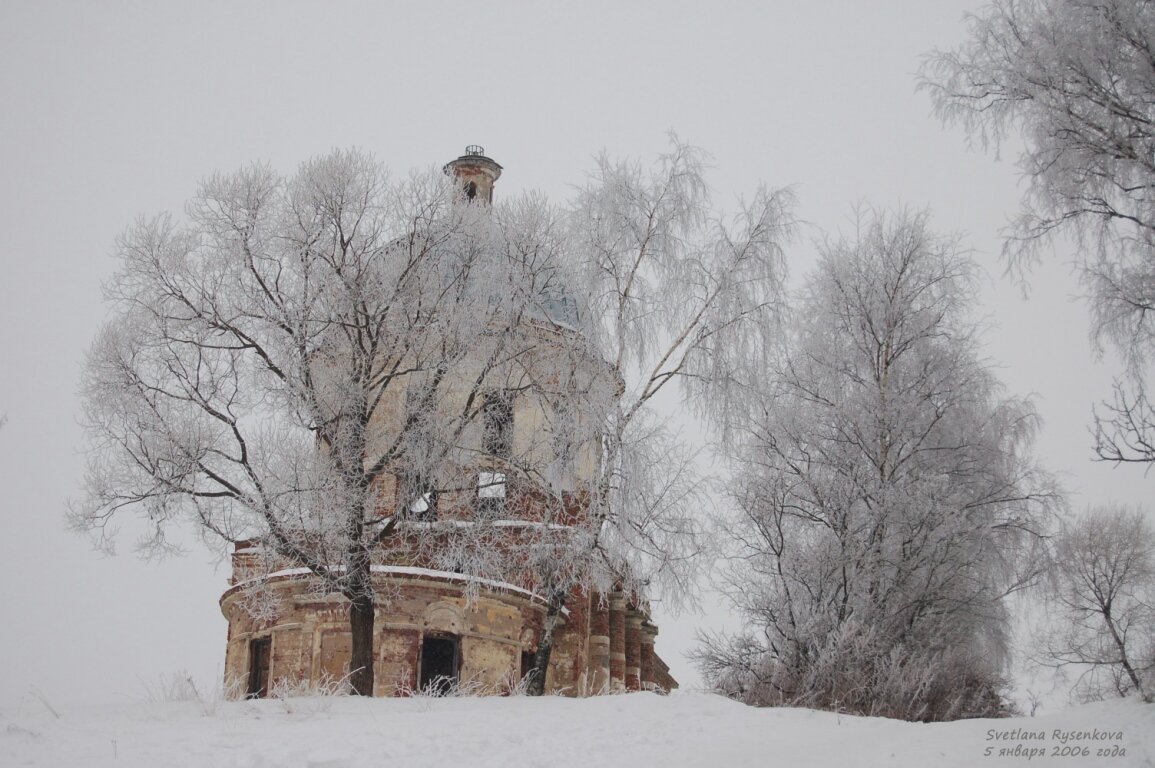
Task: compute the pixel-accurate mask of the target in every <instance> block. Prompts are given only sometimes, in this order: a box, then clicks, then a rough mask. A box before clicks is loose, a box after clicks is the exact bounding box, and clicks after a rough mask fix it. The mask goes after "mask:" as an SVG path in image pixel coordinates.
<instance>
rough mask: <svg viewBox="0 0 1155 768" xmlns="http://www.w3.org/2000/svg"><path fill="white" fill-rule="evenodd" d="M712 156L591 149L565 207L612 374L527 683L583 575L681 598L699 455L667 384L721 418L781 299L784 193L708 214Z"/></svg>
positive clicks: (538, 680) (696, 519)
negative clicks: (643, 156)
mask: <svg viewBox="0 0 1155 768" xmlns="http://www.w3.org/2000/svg"><path fill="white" fill-rule="evenodd" d="M705 160H706V158H705V155H704V153H703V152H702V151H701V150H699V149H697V148H694V147H692V146H689V145H686V144H684V143H682V142H680V141H678V140H677V139H673V141H672V146H671V149H670V151H669V152H668V153H666V154H664V155H662V156H660V157H659V158H658V159H657V161H656V162H655V163H654V164H653V165H652V166H650V167H648V168H647V167H645V166H643V165H642V164H641V163H639V162H637V161H630V160H625V161H623V160H613V159H611V158H610V157H608V156H606V155H602V156H601V157H599V158H598V161H597V167H596V169H595V171H594V172H593V173H592V175H591V177H590V179H589V181H588V183H587V184H586V185H585V187H584V188H583V189H582V190H581V191H580V192H579V194H578V195H577V197H576V199H575V200H574V201H573V202H572V203H571V205H570V209H569V221H570V226H569V230H568V238H569V247H570V248H571V249H572V253H573V259H574V261H575V263H577V264H578V265H580V269H579V275H580V285H579V286H578V295H579V303H580V305H581V307H582V314H581V322H580V328H581V331H582V333H581V335H580V338H582V339H585V340H588V342H589V343H590V344H591V345H592V346H593V348H595V349H596V350H598V354H599V355H600V356H601V358H602V359H604V360H605V361H606V362H607V363H608V364H609V366H610V369H611V370H612V371H614V374H615V376H616V377H617V379H618V382H617V386H618V390H619V391H618V392H617V396H616V397H614V398H613V399H611V400H610V401H608V406H609V407H607V408H605V409H604V410H602V411H601V412H600V415H599V420H600V427H599V428H600V429H601V432H600V434H599V435H598V439H599V441H600V445H601V451H600V462H599V472H598V475H597V476H596V477H595V478H593V480H592V481H591V482H590V483H589V484H588V485H587V486H586V487H585V488H583V489H582V496H583V497H584V498H585V499H587V500H588V514H587V515H586V516H585V518H584V519H583V522H582V524H581V525H580V526H578V528H579V530H577V531H576V532H575V535H574V536H573V537H572V538H571V539H570V541H569V545H570V548H569V550H568V551H567V552H566V553H565V554H564V556H563V557H555V558H550V559H548V560H547V561H545V562H546V563H547V564H548V568H547V569H545V571H544V572H543V574H542V580H543V583H545V584H548V587H547V592H548V598H549V603H548V614H547V619H546V631H545V633H544V636H543V641H542V642H541V643H540V644H539V646H538V653H537V655H536V658H535V672H534V679H533V680H532V687H531V689H530V690H531V692H540V691H541V686H542V685H543V684H544V671H545V669H546V665H547V664H548V661H549V655H550V653H551V649H552V633H553V629H554V628H555V627H556V626H557V622H558V617H560V616H561V615H562V612H563V609H564V608H565V603H566V600H567V599H568V598H569V596H570V595H571V594H572V590H573V587H574V586H576V585H577V584H579V583H581V584H586V585H591V586H593V587H595V588H596V589H597V590H600V591H608V590H609V589H610V588H613V587H615V586H617V587H618V588H620V589H622V590H623V591H625V592H626V593H627V594H631V595H634V596H642V595H647V594H650V593H652V592H653V591H655V590H659V591H662V592H663V594H665V595H666V596H667V597H668V598H669V599H671V600H677V599H679V596H680V595H684V594H685V593H686V592H688V591H689V590H690V589H691V586H690V581H691V578H692V573H693V571H694V568H695V566H696V555H697V554H698V552H699V551H700V548H701V546H702V544H701V535H702V524H703V522H704V517H705V515H704V509H705V508H706V499H705V498H704V497H703V494H702V486H701V482H700V478H699V475H698V473H697V471H696V469H695V464H694V460H693V459H694V455H693V453H694V452H693V450H692V449H691V448H690V447H689V446H688V445H686V444H685V442H684V441H683V440H682V439H681V437H680V436H679V435H678V433H677V431H676V429H674V428H671V426H670V425H669V424H667V423H665V421H663V419H662V418H661V417H659V416H658V414H657V411H656V409H655V405H656V403H657V401H658V399H659V395H660V394H661V393H663V392H673V391H674V390H677V395H680V396H681V397H683V398H684V402H686V403H687V405H688V407H689V408H690V409H692V410H694V411H696V412H697V413H699V414H701V415H702V416H703V417H704V418H706V419H707V420H708V423H710V424H714V425H720V424H721V423H723V420H722V418H721V416H722V413H723V411H724V410H725V407H726V404H727V403H728V402H729V401H728V398H727V393H728V392H729V391H730V384H731V382H732V381H733V380H734V379H735V378H736V375H737V374H736V371H738V370H739V369H740V368H742V367H743V366H746V365H749V364H750V361H751V360H757V359H762V358H763V357H764V356H765V353H766V349H767V348H768V345H769V338H770V337H772V335H773V332H774V328H775V327H776V326H775V323H776V317H777V313H778V311H779V310H780V308H781V295H780V294H781V286H782V280H783V277H784V259H783V247H784V245H785V244H786V243H787V242H788V240H789V238H790V236H791V234H792V231H793V219H792V214H791V207H792V197H791V194H790V192H789V191H788V190H772V189H769V188H762V189H760V190H759V191H758V192H757V193H756V194H755V195H754V197H753V198H752V199H751V200H750V201H749V202H748V203H746V204H744V205H742V206H741V208H740V210H739V211H738V212H737V213H736V214H734V215H733V216H731V217H729V218H726V217H724V216H723V215H722V214H720V213H719V212H717V211H716V210H715V209H714V207H713V205H712V203H711V200H710V196H709V194H708V188H707V184H706V178H705V170H706V169H705Z"/></svg>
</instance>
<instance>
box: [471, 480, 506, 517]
mask: <svg viewBox="0 0 1155 768" xmlns="http://www.w3.org/2000/svg"><path fill="white" fill-rule="evenodd" d="M505 491H506V488H505V473H504V472H478V473H477V499H476V500H475V502H474V504H475V508H476V510H477V515H478V516H479V517H484V518H499V517H501V516H503V515H504V514H505Z"/></svg>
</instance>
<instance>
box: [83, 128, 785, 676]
mask: <svg viewBox="0 0 1155 768" xmlns="http://www.w3.org/2000/svg"><path fill="white" fill-rule="evenodd" d="M702 173H703V170H702V159H701V156H700V153H698V152H697V151H695V150H693V149H691V148H688V147H685V146H682V145H680V144H676V145H675V147H674V150H673V151H672V152H671V153H670V154H669V155H667V156H664V157H663V158H662V159H661V160H660V161H659V163H658V164H657V166H656V167H655V169H654V170H653V171H652V172H651V173H649V174H646V173H643V171H642V170H641V169H640V167H639V166H638V165H636V164H631V163H611V162H610V161H608V160H604V159H603V160H602V161H601V162H600V163H599V168H598V172H597V173H596V174H595V177H594V179H593V180H591V182H590V184H589V185H588V187H587V188H586V189H585V190H583V191H582V192H581V193H580V195H579V196H578V199H577V200H576V201H575V202H574V204H573V205H571V206H569V207H555V206H551V205H550V204H549V203H548V202H547V201H545V200H544V199H542V198H540V197H537V196H525V197H521V198H516V199H513V200H512V201H510V202H507V203H506V202H503V203H501V204H499V205H494V206H490V205H488V204H474V203H468V202H466V199H467V198H466V197H465V196H463V195H462V194H461V193H462V190H461V189H459V188H458V187H457V186H456V185H455V184H454V183H453V181H452V180H450V179H448V178H446V177H445V176H444V175H443V174H441V173H438V172H432V173H429V174H418V175H414V176H412V177H411V178H409V179H406V180H402V181H400V182H395V181H391V180H389V178H388V177H387V176H386V174H385V172H384V170H383V169H382V168H381V166H380V165H379V164H377V163H376V162H375V161H373V160H372V159H371V158H369V157H366V156H364V155H363V154H360V153H357V152H336V153H333V154H331V155H329V156H326V157H322V158H320V159H317V160H314V161H311V162H309V163H306V164H305V165H303V166H302V168H301V169H300V171H299V172H298V173H297V174H296V175H295V176H293V177H290V178H282V177H281V176H279V175H277V174H275V173H274V172H273V171H271V170H270V169H269V168H267V167H264V166H252V167H249V168H246V169H244V170H242V171H240V172H238V173H235V174H230V175H217V176H214V177H212V178H210V179H208V180H207V181H205V182H204V183H203V185H202V187H201V189H200V190H199V192H198V194H197V196H196V198H195V199H194V200H193V201H192V202H191V203H190V204H189V206H188V211H187V222H185V223H177V222H176V221H175V220H174V219H173V218H172V217H170V216H159V217H156V218H153V219H145V220H141V221H139V222H138V223H137V224H135V225H134V226H132V227H130V228H129V229H128V230H127V231H126V232H125V234H124V235H123V236H122V237H121V238H120V240H119V243H118V250H119V253H120V256H121V259H122V266H121V269H120V271H119V272H118V273H117V275H116V276H115V277H114V278H113V280H112V281H111V282H110V284H109V285H108V288H107V293H108V298H109V300H110V302H111V304H112V319H111V320H110V321H109V322H108V324H107V325H106V326H105V328H103V329H102V331H101V332H100V334H99V335H98V337H97V340H96V342H95V343H94V345H93V348H92V351H91V353H90V355H89V358H88V361H87V363H86V368H85V377H84V384H83V387H84V398H85V413H86V415H87V420H88V427H89V434H90V436H91V438H92V451H91V453H90V463H89V471H88V476H87V489H86V490H87V493H86V496H85V497H84V498H83V499H81V500H79V501H78V502H76V503H75V504H74V507H73V510H72V519H73V521H74V523H75V524H76V525H77V526H78V527H79V528H82V529H85V530H89V531H94V532H96V533H97V535H98V536H100V537H102V538H103V539H104V540H105V541H110V540H111V532H112V527H110V526H112V525H113V521H114V520H116V519H117V518H118V517H119V516H120V515H121V513H122V512H125V511H131V510H135V511H137V512H139V513H140V515H141V517H143V519H144V520H145V523H146V526H147V532H146V534H145V536H144V537H143V540H142V542H141V547H142V549H143V550H144V551H145V552H147V553H162V552H164V551H166V550H167V549H168V548H169V544H168V538H167V534H168V531H169V528H170V523H173V522H177V521H179V520H181V519H191V521H192V522H193V524H194V525H195V526H197V527H198V528H199V529H200V530H202V531H203V532H205V534H206V535H208V536H210V537H215V538H217V539H218V540H224V541H231V542H240V541H256V542H259V544H260V545H261V546H262V547H263V548H264V549H265V550H266V551H268V552H269V553H270V555H271V557H270V566H271V567H283V566H284V565H290V566H296V567H303V568H306V569H308V571H309V572H311V574H312V575H313V576H314V577H316V579H317V580H318V581H319V583H321V584H322V585H323V586H324V588H325V589H327V590H330V591H332V592H335V593H338V594H340V595H342V596H343V597H344V598H346V599H347V601H348V604H349V617H350V630H351V638H352V657H351V663H350V669H351V670H352V672H351V675H350V683H351V685H352V687H353V689H354V690H355V691H356V692H358V693H362V694H371V692H372V691H373V682H374V681H373V625H374V616H375V613H376V607H375V605H376V602H377V601H378V600H381V599H387V597H388V596H382V595H377V594H375V590H376V589H377V586H375V583H374V579H373V576H372V574H373V565H374V562H375V560H376V561H377V562H382V561H388V560H389V558H390V557H391V553H392V554H397V555H398V556H400V557H403V558H407V560H406V561H413V560H415V561H417V562H422V563H428V564H430V565H432V566H434V567H437V568H441V569H444V570H452V571H459V572H463V573H469V574H471V575H475V576H478V577H483V578H493V579H502V580H508V579H510V578H514V579H515V580H516V581H518V582H519V583H521V582H528V583H530V584H531V585H532V586H533V588H534V589H535V590H538V591H539V593H540V594H541V595H542V596H543V597H545V598H546V602H547V606H548V612H547V616H546V619H545V629H544V632H543V633H542V636H541V640H540V642H539V644H538V656H537V661H536V668H537V674H535V676H534V687H533V688H531V690H534V691H536V692H540V690H541V686H543V685H544V679H545V675H544V671H545V669H546V665H547V664H548V661H549V655H550V650H551V647H552V645H551V644H552V637H553V630H554V628H555V627H556V626H557V624H558V622H559V621H560V620H561V617H562V616H563V614H564V609H565V604H566V601H567V600H568V599H569V598H570V596H571V595H573V594H574V593H575V592H577V591H586V592H589V591H602V592H605V591H608V590H610V589H611V588H615V587H617V588H620V589H625V590H627V591H629V592H631V593H632V594H633V595H635V596H636V597H637V598H638V599H641V598H642V595H643V594H644V593H645V591H646V589H647V588H648V587H649V586H650V585H651V584H653V585H657V584H658V583H659V582H661V581H663V580H666V581H671V582H673V583H674V584H675V585H676V586H684V583H680V582H678V579H679V578H684V576H685V573H686V568H687V562H688V561H689V560H690V559H691V556H692V555H693V553H694V550H695V547H696V539H695V536H696V533H697V525H698V520H699V518H700V508H699V505H697V504H696V503H695V493H696V488H697V483H696V481H695V479H694V478H693V476H692V475H691V474H690V473H689V472H688V471H687V468H688V459H687V457H686V451H685V450H684V449H683V447H682V446H681V445H680V444H679V443H678V442H677V440H676V439H674V437H673V436H672V435H671V434H670V433H669V431H668V430H667V429H666V428H665V427H664V425H662V424H661V423H659V422H658V421H657V420H656V419H655V418H654V417H653V416H652V413H651V408H650V405H651V404H652V401H653V399H654V397H655V396H656V394H657V393H658V392H659V391H661V390H663V389H664V388H665V387H666V385H667V384H669V383H670V382H674V381H678V380H680V379H687V380H690V381H692V382H693V383H694V385H695V386H696V387H697V388H698V390H702V389H704V388H706V387H707V386H713V383H718V384H719V386H718V387H715V389H716V390H717V389H720V388H723V387H721V386H720V385H721V384H724V380H725V376H726V373H725V370H726V369H725V366H727V365H729V364H730V362H729V361H731V360H732V359H734V358H735V357H736V356H739V357H742V358H745V357H748V356H749V355H747V354H746V353H747V352H748V351H749V350H755V351H756V350H757V349H759V348H760V345H761V343H762V342H761V341H760V340H759V334H763V333H764V332H765V330H766V329H767V328H768V327H769V325H768V324H767V323H766V322H765V319H766V316H767V315H768V314H769V313H771V312H772V310H773V309H774V306H775V301H776V296H777V288H778V285H779V279H780V278H779V272H780V264H781V252H780V247H779V246H780V239H781V237H782V234H783V231H784V229H786V228H787V227H788V224H789V220H788V217H787V215H786V210H785V201H784V199H783V198H782V197H781V196H780V195H775V194H771V193H759V195H758V197H757V198H756V199H755V202H754V204H752V205H751V206H750V207H749V209H748V210H747V211H745V212H744V214H742V215H741V216H740V219H739V220H738V221H737V222H731V223H729V224H723V223H721V222H719V221H718V220H717V219H716V217H714V216H713V214H712V213H711V210H710V208H709V207H708V200H707V197H706V195H705V191H704V190H705V184H704V182H703V180H702ZM515 403H520V405H517V406H516V407H517V408H520V409H521V410H520V412H521V413H523V414H524V415H527V416H529V418H530V419H531V420H532V421H533V425H532V428H529V427H527V428H523V429H514V425H513V415H514V409H515ZM463 498H466V499H469V500H470V501H469V502H467V503H456V502H455V501H454V500H455V499H456V500H458V501H460V500H461V499H463ZM439 500H441V506H442V509H441V510H439V509H438V503H439ZM454 504H456V507H455V509H453V510H447V509H445V507H448V506H453V505H454ZM447 512H448V513H450V514H452V515H455V516H456V517H455V519H453V520H446V521H444V522H446V523H450V524H447V525H439V524H438V518H439V516H440V515H441V514H444V513H447ZM507 513H510V514H507ZM511 514H512V516H514V517H519V518H520V519H518V520H510V519H505V518H508V517H510V516H511ZM463 516H464V517H463ZM466 518H467V519H466ZM457 523H462V524H457ZM510 523H516V525H515V526H513V527H512V528H511V526H510V525H509V524H510ZM511 530H515V531H516V533H511V532H510V531H511ZM258 581H259V580H258ZM251 602H252V608H253V610H254V611H257V612H260V611H263V610H266V609H268V607H269V606H267V605H264V603H263V601H262V599H261V592H260V589H259V584H257V585H256V586H255V587H254V588H253V590H252V601H251Z"/></svg>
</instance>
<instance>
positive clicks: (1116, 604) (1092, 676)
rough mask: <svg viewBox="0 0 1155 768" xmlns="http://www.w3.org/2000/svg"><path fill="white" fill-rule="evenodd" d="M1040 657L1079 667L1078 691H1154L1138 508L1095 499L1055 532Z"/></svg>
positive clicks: (1151, 561)
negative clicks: (1049, 613)
mask: <svg viewBox="0 0 1155 768" xmlns="http://www.w3.org/2000/svg"><path fill="white" fill-rule="evenodd" d="M1054 575H1055V578H1054V581H1053V582H1052V584H1051V590H1050V594H1049V598H1050V599H1049V600H1048V603H1049V605H1050V606H1051V607H1052V608H1054V609H1055V615H1054V617H1053V618H1054V621H1053V624H1052V626H1051V628H1050V629H1049V630H1046V631H1045V632H1044V633H1043V636H1042V637H1041V639H1040V640H1041V642H1040V645H1039V651H1040V657H1039V661H1041V662H1042V663H1043V664H1044V665H1047V666H1053V667H1056V668H1059V669H1065V668H1074V669H1076V670H1079V671H1080V672H1079V677H1078V678H1077V680H1076V683H1075V691H1076V692H1077V693H1078V694H1079V695H1080V696H1081V697H1082V698H1084V699H1098V698H1102V696H1103V694H1104V693H1106V692H1114V693H1117V694H1119V695H1120V696H1126V695H1128V694H1130V693H1132V692H1135V693H1138V694H1139V695H1140V696H1142V697H1143V698H1144V699H1145V700H1147V701H1151V699H1152V695H1153V694H1155V684H1153V683H1155V681H1153V676H1155V531H1153V530H1152V528H1151V525H1150V524H1149V523H1147V521H1146V520H1145V519H1144V514H1143V512H1142V511H1141V510H1132V509H1126V508H1120V507H1112V506H1107V507H1099V508H1095V509H1092V510H1090V511H1089V512H1087V513H1086V514H1085V515H1083V516H1081V517H1080V518H1079V519H1078V520H1076V521H1075V522H1074V523H1073V524H1072V525H1070V526H1069V527H1068V528H1066V529H1065V530H1063V531H1061V532H1060V533H1059V535H1058V536H1057V537H1056V540H1055V574H1054Z"/></svg>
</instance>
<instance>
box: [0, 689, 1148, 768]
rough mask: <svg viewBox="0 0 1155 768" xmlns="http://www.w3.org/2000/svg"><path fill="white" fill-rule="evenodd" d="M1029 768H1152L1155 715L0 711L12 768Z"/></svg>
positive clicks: (303, 706)
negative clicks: (938, 718) (902, 717)
mask: <svg viewBox="0 0 1155 768" xmlns="http://www.w3.org/2000/svg"><path fill="white" fill-rule="evenodd" d="M1084 749H1086V750H1087V753H1086V755H1084V754H1083V750H1084ZM988 750H989V751H988ZM1001 750H1006V751H1005V752H1000V751H1001ZM1120 750H1125V754H1118V752H1119V751H1120ZM1023 764H1029V765H1062V766H1071V767H1074V766H1091V765H1095V766H1114V767H1115V768H1123V767H1124V766H1128V767H1129V766H1147V765H1155V706H1152V705H1143V704H1140V703H1138V702H1135V701H1115V702H1105V703H1102V704H1096V705H1091V706H1086V707H1079V708H1074V709H1068V710H1064V711H1062V712H1056V713H1052V714H1047V715H1040V716H1039V717H1034V718H1015V719H1006V720H967V721H960V722H955V723H938V724H917V723H905V722H899V721H894V720H885V719H879V718H863V717H848V716H844V715H841V716H840V715H835V714H831V713H827V712H815V711H810V710H801V709H754V708H750V707H746V706H744V705H741V704H737V703H735V702H733V701H729V700H727V699H724V698H721V697H719V696H714V695H711V694H706V693H676V694H674V695H672V696H668V697H661V696H656V695H653V694H649V693H638V694H629V695H621V696H604V697H600V698H593V699H565V698H556V697H548V698H545V699H527V698H523V697H512V698H440V699H435V698H424V697H418V698H410V699H361V698H353V697H314V698H288V699H280V700H277V699H269V700H263V701H238V702H220V701H216V702H212V701H210V702H207V703H206V702H203V701H175V702H174V701H169V702H158V703H134V704H117V705H112V706H107V707H100V708H79V707H77V708H66V707H65V708H62V707H60V706H58V705H56V704H55V703H52V702H46V701H43V700H37V699H36V698H34V697H28V699H26V700H25V701H24V703H23V704H22V705H21V706H20V707H18V708H15V709H9V710H3V711H0V765H3V766H52V767H53V768H66V767H67V766H86V768H98V767H99V766H117V767H118V768H138V767H139V768H146V767H147V768H158V767H166V766H197V768H202V767H205V766H221V767H223V768H272V767H274V766H276V767H277V768H361V767H362V766H364V767H368V766H384V765H396V766H405V768H418V767H419V766H437V767H438V768H445V767H446V766H502V768H506V767H507V766H519V767H522V766H525V767H527V768H529V767H532V766H551V767H553V768H571V767H572V768H578V767H579V766H580V768H593V767H597V768H602V767H604V766H660V767H661V768H680V767H681V766H709V767H710V768H722V767H723V766H725V767H726V768H730V767H737V766H761V765H766V766H768V765H779V766H818V767H819V768H846V767H847V766H888V767H890V768H902V767H903V766H911V768H914V767H915V766H918V768H922V767H923V766H932V765H933V766H959V767H960V768H962V767H963V766H967V767H970V766H1000V765H1023Z"/></svg>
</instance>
